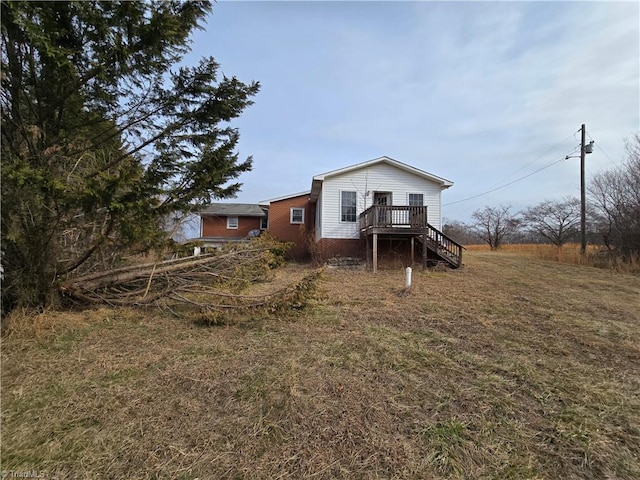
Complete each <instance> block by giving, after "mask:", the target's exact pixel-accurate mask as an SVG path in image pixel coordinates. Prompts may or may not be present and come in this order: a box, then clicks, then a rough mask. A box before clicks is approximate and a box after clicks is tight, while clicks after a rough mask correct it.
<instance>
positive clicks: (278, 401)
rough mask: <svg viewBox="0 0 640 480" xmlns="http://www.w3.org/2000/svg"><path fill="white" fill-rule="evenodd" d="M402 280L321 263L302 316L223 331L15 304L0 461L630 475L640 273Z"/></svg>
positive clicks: (275, 474)
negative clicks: (407, 286)
mask: <svg viewBox="0 0 640 480" xmlns="http://www.w3.org/2000/svg"><path fill="white" fill-rule="evenodd" d="M302 270H303V267H300V266H289V267H286V268H285V269H283V270H281V271H280V272H279V273H278V274H277V277H276V279H275V282H278V281H284V280H286V279H287V278H289V277H290V276H292V275H293V276H295V275H300V274H301V272H302ZM403 287H404V272H403V271H402V270H400V269H398V270H386V271H381V272H379V273H378V274H377V275H373V274H372V273H370V272H367V271H364V270H337V269H333V270H331V269H329V270H327V271H325V273H323V275H322V277H321V281H320V283H319V287H318V292H317V298H315V299H314V300H313V302H312V305H311V306H310V307H309V308H308V309H307V310H304V311H302V312H298V313H292V314H291V315H290V316H287V317H280V318H274V317H269V316H259V315H247V316H245V317H243V318H235V319H233V320H230V321H229V324H227V325H219V326H204V325H201V324H198V323H194V322H192V321H187V320H185V319H179V318H173V317H171V316H170V315H169V314H164V313H159V312H157V311H147V312H144V311H138V310H134V309H122V310H111V309H98V310H91V311H85V312H74V313H64V314H62V313H45V314H41V315H38V316H24V317H22V318H18V315H16V316H15V317H14V318H10V319H9V320H10V321H9V329H8V331H7V332H5V334H4V336H3V338H2V466H1V470H3V471H5V472H8V471H13V472H16V473H21V472H37V473H38V474H39V475H41V477H40V478H54V477H55V478H64V479H67V478H78V479H95V478H128V479H146V478H154V479H201V480H204V479H225V478H247V479H301V478H313V479H445V478H446V479H449V478H453V479H456V478H460V479H509V478H511V479H527V478H528V479H560V478H562V479H606V478H609V479H636V478H640V340H639V339H640V277H638V276H637V275H631V274H625V273H615V272H611V271H608V270H601V269H595V268H592V267H587V266H580V265H567V264H561V263H555V262H549V261H544V260H540V259H534V258H532V257H531V256H526V255H519V254H516V253H509V252H499V253H493V252H481V251H477V252H468V253H467V254H466V257H465V267H464V268H463V269H460V270H457V271H446V272H433V271H418V270H416V271H414V279H413V287H412V289H411V290H410V291H409V292H403ZM260 288H264V285H262V286H260ZM18 321H20V326H19V327H18V326H17V325H18Z"/></svg>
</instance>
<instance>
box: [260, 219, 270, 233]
mask: <svg viewBox="0 0 640 480" xmlns="http://www.w3.org/2000/svg"><path fill="white" fill-rule="evenodd" d="M267 228H269V217H262V218H260V230H266V229H267Z"/></svg>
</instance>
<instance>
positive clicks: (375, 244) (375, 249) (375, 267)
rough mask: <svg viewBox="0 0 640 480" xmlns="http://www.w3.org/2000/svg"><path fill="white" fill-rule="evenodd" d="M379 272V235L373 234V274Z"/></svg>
mask: <svg viewBox="0 0 640 480" xmlns="http://www.w3.org/2000/svg"><path fill="white" fill-rule="evenodd" d="M377 271H378V234H377V233H374V234H373V273H376V272H377Z"/></svg>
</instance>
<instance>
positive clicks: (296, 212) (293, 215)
mask: <svg viewBox="0 0 640 480" xmlns="http://www.w3.org/2000/svg"><path fill="white" fill-rule="evenodd" d="M289 222H290V223H297V224H300V223H304V208H298V207H291V209H290V210H289Z"/></svg>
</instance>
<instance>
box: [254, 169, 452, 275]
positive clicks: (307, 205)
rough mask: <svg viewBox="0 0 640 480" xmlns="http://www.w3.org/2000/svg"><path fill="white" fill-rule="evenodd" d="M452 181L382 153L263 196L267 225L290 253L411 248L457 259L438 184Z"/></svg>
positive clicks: (426, 257) (410, 252)
mask: <svg viewBox="0 0 640 480" xmlns="http://www.w3.org/2000/svg"><path fill="white" fill-rule="evenodd" d="M452 185H453V182H451V181H449V180H447V179H445V178H442V177H438V176H436V175H433V174H431V173H428V172H425V171H423V170H420V169H418V168H416V167H413V166H411V165H407V164H405V163H402V162H399V161H397V160H394V159H392V158H389V157H380V158H376V159H373V160H369V161H367V162H363V163H358V164H355V165H351V166H348V167H344V168H340V169H338V170H333V171H331V172H327V173H323V174H320V175H316V176H314V177H313V179H312V182H311V190H310V191H307V192H303V193H302V194H296V195H288V196H285V197H279V198H277V199H273V200H270V201H267V202H265V204H264V205H262V206H263V207H267V208H268V215H269V221H268V225H269V226H268V230H269V232H270V233H271V234H272V235H273V236H275V237H279V238H282V239H283V240H287V241H290V242H294V243H295V244H296V247H295V248H294V249H293V250H292V251H293V252H295V255H294V257H295V258H297V259H301V258H303V257H305V256H306V257H308V256H314V257H316V258H317V259H327V258H332V257H358V258H367V259H368V260H369V259H370V260H371V261H372V263H373V266H374V269H375V267H376V264H377V259H378V254H379V253H381V254H382V255H383V256H384V255H385V254H389V252H391V254H393V255H395V256H396V257H399V256H401V255H403V256H404V257H405V258H406V259H407V260H406V261H407V263H409V262H410V263H413V262H414V261H415V258H416V256H418V257H420V258H421V259H422V260H421V261H422V263H423V264H426V263H427V262H429V261H431V262H446V263H447V264H449V265H450V266H452V267H454V268H455V267H458V266H460V265H461V258H462V247H461V246H460V245H458V244H457V243H456V242H454V241H453V240H451V239H450V238H448V237H447V236H446V235H444V234H443V233H442V232H441V231H440V230H441V228H442V191H443V190H445V189H447V188H449V187H451V186H452Z"/></svg>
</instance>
